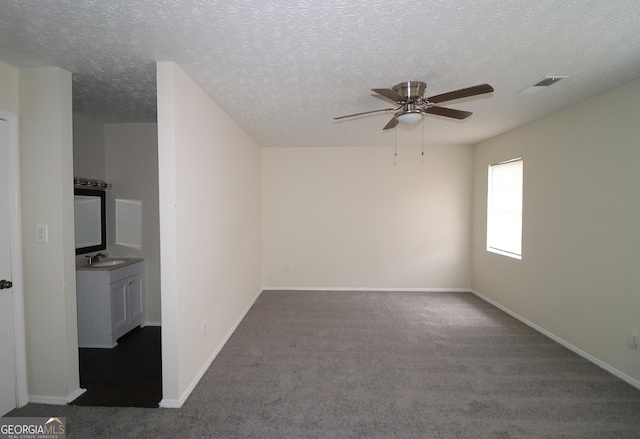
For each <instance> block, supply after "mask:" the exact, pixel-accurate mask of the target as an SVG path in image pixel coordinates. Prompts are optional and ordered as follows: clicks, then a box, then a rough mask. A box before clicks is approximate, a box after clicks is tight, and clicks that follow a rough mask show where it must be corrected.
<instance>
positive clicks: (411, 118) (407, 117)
mask: <svg viewBox="0 0 640 439" xmlns="http://www.w3.org/2000/svg"><path fill="white" fill-rule="evenodd" d="M396 119H398V122H400V123H405V124H407V125H410V124H412V123H416V122H418V121H419V120H420V119H422V113H421V112H420V111H418V110H416V111H407V112H405V113H401V114H399V115H398V116H396Z"/></svg>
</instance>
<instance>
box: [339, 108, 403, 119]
mask: <svg viewBox="0 0 640 439" xmlns="http://www.w3.org/2000/svg"><path fill="white" fill-rule="evenodd" d="M393 110H396V108H385V109H382V110H371V111H364V112H362V113H356V114H349V115H347V116H340V117H334V118H333V120H339V119H345V118H347V117H354V116H362V115H363V114H371V113H379V112H381V111H393Z"/></svg>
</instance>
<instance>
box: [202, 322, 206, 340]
mask: <svg viewBox="0 0 640 439" xmlns="http://www.w3.org/2000/svg"><path fill="white" fill-rule="evenodd" d="M206 336H207V324H206V323H203V324H202V338H205V337H206Z"/></svg>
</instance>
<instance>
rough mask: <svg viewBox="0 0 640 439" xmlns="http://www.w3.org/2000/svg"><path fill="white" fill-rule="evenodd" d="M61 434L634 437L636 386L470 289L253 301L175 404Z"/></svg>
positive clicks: (77, 419)
mask: <svg viewBox="0 0 640 439" xmlns="http://www.w3.org/2000/svg"><path fill="white" fill-rule="evenodd" d="M8 416H65V417H66V418H67V430H68V436H67V437H69V438H105V437H112V438H124V437H137V438H151V437H153V438H164V437H167V438H173V437H184V438H261V439H262V438H565V437H566V438H581V439H584V438H638V437H640V390H638V389H635V388H634V387H632V386H630V385H628V384H627V383H625V382H623V381H621V380H619V379H618V378H616V377H614V376H612V375H611V374H609V373H607V372H605V371H603V370H602V369H600V368H599V367H597V366H595V365H593V364H592V363H590V362H588V361H586V360H584V359H582V358H581V357H579V356H577V355H576V354H574V353H572V352H570V351H569V350H567V349H566V348H564V347H562V346H561V345H559V344H558V343H556V342H554V341H552V340H550V339H548V338H547V337H545V336H543V335H541V334H539V333H538V332H536V331H534V330H533V329H531V328H529V327H527V326H525V325H523V324H522V323H520V322H518V321H517V320H515V319H513V318H512V317H510V316H508V315H507V314H505V313H503V312H502V311H500V310H498V309H496V308H495V307H493V306H492V305H490V304H488V303H486V302H484V301H482V300H481V299H479V298H477V297H475V296H474V295H472V294H470V293H407V292H398V293H385V292H287V291H277V292H276V291H271V292H264V293H262V295H261V296H260V297H259V298H258V300H257V301H256V303H255V304H254V306H253V308H252V309H251V310H250V311H249V313H248V314H247V316H246V317H245V319H244V320H243V321H242V323H241V324H240V325H239V327H238V329H237V330H236V332H235V333H234V334H233V336H232V337H231V339H230V340H229V342H228V343H227V345H226V346H225V347H224V348H223V349H222V351H221V352H220V354H219V355H218V357H217V358H216V359H215V361H214V362H213V364H212V366H211V367H210V368H209V370H208V371H207V372H206V374H205V375H204V377H203V378H202V380H201V381H200V383H199V384H198V386H197V387H196V389H195V390H194V392H193V393H192V395H191V397H190V398H189V399H188V400H187V402H186V403H185V405H184V406H183V407H182V408H181V409H175V410H174V409H140V408H104V407H75V406H65V407H55V406H46V405H37V404H28V405H27V406H26V407H23V408H21V409H18V410H15V411H13V412H11V413H9V415H8Z"/></svg>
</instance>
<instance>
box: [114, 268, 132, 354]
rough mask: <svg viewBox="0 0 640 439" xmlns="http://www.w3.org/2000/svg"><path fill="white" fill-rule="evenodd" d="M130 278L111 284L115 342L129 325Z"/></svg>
mask: <svg viewBox="0 0 640 439" xmlns="http://www.w3.org/2000/svg"><path fill="white" fill-rule="evenodd" d="M128 284H129V280H128V279H123V280H121V281H118V282H114V283H112V284H111V336H112V338H113V341H114V342H115V341H116V339H117V338H118V337H120V336H121V335H123V334H125V333H126V332H127V330H128V326H129V316H128V314H129V313H128V308H129V307H128V305H127V289H128V286H129V285H128Z"/></svg>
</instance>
